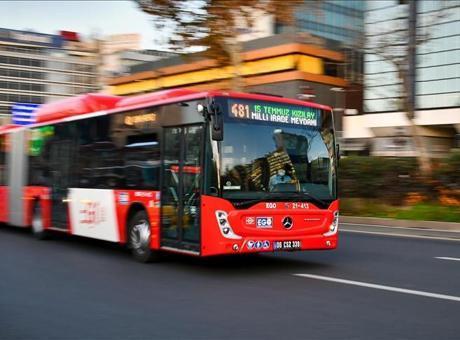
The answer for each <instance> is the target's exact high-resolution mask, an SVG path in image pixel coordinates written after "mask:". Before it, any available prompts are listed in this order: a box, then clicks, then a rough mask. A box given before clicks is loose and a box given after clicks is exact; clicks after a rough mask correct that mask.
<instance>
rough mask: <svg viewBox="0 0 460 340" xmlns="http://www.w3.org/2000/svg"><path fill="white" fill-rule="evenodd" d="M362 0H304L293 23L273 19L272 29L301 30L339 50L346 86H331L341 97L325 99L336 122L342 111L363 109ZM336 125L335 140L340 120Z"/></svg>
mask: <svg viewBox="0 0 460 340" xmlns="http://www.w3.org/2000/svg"><path fill="white" fill-rule="evenodd" d="M365 8H366V0H347V1H345V0H323V1H315V0H305V1H304V5H303V6H301V7H300V8H298V9H296V15H295V17H296V21H295V23H294V25H293V26H286V25H284V24H282V23H276V24H275V28H274V32H275V33H276V34H279V33H283V32H290V31H295V32H305V33H308V34H311V35H313V36H315V37H320V38H322V40H323V42H324V44H325V46H326V48H328V49H332V50H336V51H339V52H340V53H341V54H343V56H344V60H345V62H344V63H342V64H341V65H340V67H341V68H342V70H343V74H342V76H343V77H344V79H346V80H347V83H348V86H347V87H346V88H338V87H333V88H331V91H332V92H333V93H334V96H339V97H344V102H340V101H339V100H336V101H333V102H332V103H328V104H329V105H331V106H333V107H334V108H335V109H334V114H335V120H336V122H341V121H342V117H343V115H344V114H346V113H348V112H352V113H356V112H360V113H361V112H362V111H363V105H362V104H363V87H362V83H363V73H364V72H363V67H364V62H363V55H364V52H363V48H364V13H365V12H364V11H365ZM324 67H325V68H334V67H337V65H336V64H335V63H334V61H329V62H327V63H325V65H324ZM336 125H338V132H339V133H338V136H339V141H340V140H341V138H340V137H341V133H340V132H341V129H342V128H341V126H342V125H341V124H336Z"/></svg>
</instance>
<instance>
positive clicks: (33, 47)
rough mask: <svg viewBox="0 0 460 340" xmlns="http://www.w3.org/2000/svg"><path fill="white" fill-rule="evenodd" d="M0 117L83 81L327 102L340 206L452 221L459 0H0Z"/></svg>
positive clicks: (78, 87)
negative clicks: (337, 149) (336, 158)
mask: <svg viewBox="0 0 460 340" xmlns="http://www.w3.org/2000/svg"><path fill="white" fill-rule="evenodd" d="M0 13H1V14H0V17H1V18H2V20H1V24H0V25H1V26H2V27H0V123H1V124H2V125H5V124H10V123H14V124H21V125H23V124H31V123H33V122H34V116H33V112H34V110H36V108H37V107H38V106H39V105H42V104H46V103H49V102H53V101H56V100H59V99H63V98H65V97H69V96H75V95H79V94H82V93H88V92H105V93H111V94H116V95H121V96H130V95H136V94H141V93H147V92H151V91H158V90H162V89H170V88H191V89H196V90H212V89H226V90H236V91H246V92H259V93H267V94H274V95H280V96H285V97H289V98H298V99H301V100H308V101H314V102H318V103H321V104H326V105H330V106H331V107H332V108H333V112H334V118H335V126H336V130H337V140H338V142H339V143H340V149H341V153H342V156H343V157H342V159H341V167H340V191H341V197H342V200H341V212H342V213H343V214H348V215H355V216H375V217H391V218H401V219H420V220H439V221H450V222H460V208H459V207H460V152H459V148H460V1H459V0H449V1H443V0H418V1H415V0H348V1H345V0H318V1H312V0H292V1H286V0H284V1H275V0H246V1H239V0H235V1H225V0H217V1H213V0H209V1H203V0H193V1H179V0H137V1H89V2H87V1H71V2H65V1H51V2H41V1H35V2H21V1H2V2H1V3H0Z"/></svg>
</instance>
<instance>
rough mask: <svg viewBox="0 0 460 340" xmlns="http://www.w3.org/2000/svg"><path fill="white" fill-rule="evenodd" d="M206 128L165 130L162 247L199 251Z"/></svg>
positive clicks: (189, 127) (194, 126)
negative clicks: (201, 184)
mask: <svg viewBox="0 0 460 340" xmlns="http://www.w3.org/2000/svg"><path fill="white" fill-rule="evenodd" d="M203 131H204V129H203V126H202V125H189V126H181V127H170V128H165V129H164V139H163V141H164V142H163V155H164V156H163V174H162V175H163V176H162V179H163V180H162V187H161V246H162V247H169V248H176V249H183V250H189V251H193V252H199V250H200V245H199V243H200V227H199V226H200V221H199V216H200V214H199V207H200V183H201V182H200V181H201V169H202V167H201V150H202V142H203Z"/></svg>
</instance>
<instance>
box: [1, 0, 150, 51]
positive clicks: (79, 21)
mask: <svg viewBox="0 0 460 340" xmlns="http://www.w3.org/2000/svg"><path fill="white" fill-rule="evenodd" d="M0 28H10V29H17V30H33V31H36V32H40V33H50V34H56V33H57V32H58V31H60V30H64V31H75V32H79V33H81V34H82V35H83V36H89V35H91V34H97V35H98V36H103V35H109V34H118V33H140V34H141V36H142V46H141V47H142V48H145V49H155V48H156V46H155V43H154V37H155V32H154V29H153V25H152V23H151V17H150V16H149V15H148V14H146V13H143V12H142V11H141V10H139V9H138V7H137V5H136V3H134V1H130V0H86V1H84V0H66V1H61V0H54V1H53V0H48V1H40V0H29V1H23V0H12V1H10V0H6V1H5V0H0Z"/></svg>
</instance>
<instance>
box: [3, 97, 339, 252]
mask: <svg viewBox="0 0 460 340" xmlns="http://www.w3.org/2000/svg"><path fill="white" fill-rule="evenodd" d="M36 115H37V123H35V124H34V125H31V126H27V127H18V126H10V127H6V128H4V129H2V130H0V200H1V206H0V222H4V223H9V224H10V225H14V226H19V227H30V228H31V230H32V232H33V233H34V234H35V235H36V236H37V237H38V238H44V237H45V236H46V235H47V234H48V233H49V232H50V231H62V232H66V233H69V234H72V235H79V236H84V237H90V238H95V239H101V240H106V241H112V242H119V243H123V244H127V245H128V247H129V248H130V249H131V250H132V253H133V255H134V257H135V258H136V259H137V260H140V261H149V260H152V259H155V258H156V257H157V256H158V254H159V253H160V251H172V252H179V253H184V254H190V255H196V256H210V255H220V254H241V253H254V252H273V251H294V250H309V249H334V248H336V246H337V228H338V208H339V205H338V200H337V152H336V145H335V136H334V128H333V116H332V113H331V109H330V108H329V107H327V106H324V105H319V104H315V103H307V102H304V101H299V100H295V99H287V98H280V97H272V96H267V95H260V94H247V93H232V92H223V91H212V92H195V91H191V90H185V89H178V90H167V91H161V92H157V93H150V94H145V95H139V96H133V97H128V98H123V97H116V96H105V95H98V94H88V95H83V96H79V97H75V98H70V99H66V100H63V101H61V102H56V103H51V104H47V105H44V106H43V107H42V108H40V109H39V110H38V111H37V113H36Z"/></svg>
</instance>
